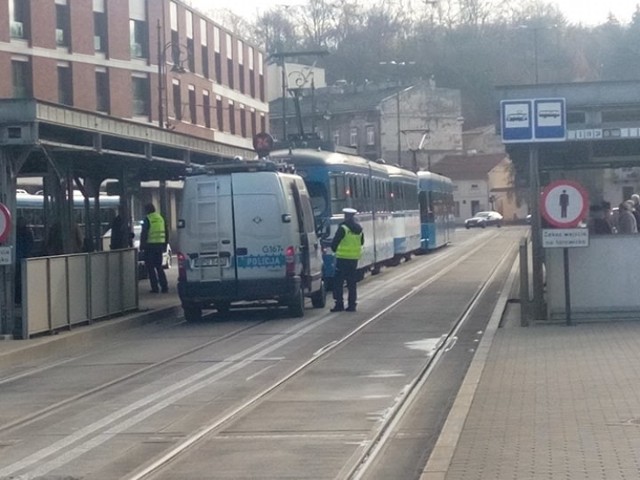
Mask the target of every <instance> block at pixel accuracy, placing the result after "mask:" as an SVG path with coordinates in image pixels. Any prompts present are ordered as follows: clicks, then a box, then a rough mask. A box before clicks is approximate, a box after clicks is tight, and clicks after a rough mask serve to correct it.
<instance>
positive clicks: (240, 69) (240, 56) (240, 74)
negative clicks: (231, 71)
mask: <svg viewBox="0 0 640 480" xmlns="http://www.w3.org/2000/svg"><path fill="white" fill-rule="evenodd" d="M238 77H239V80H240V81H239V82H238V83H240V92H242V93H244V43H242V40H238Z"/></svg>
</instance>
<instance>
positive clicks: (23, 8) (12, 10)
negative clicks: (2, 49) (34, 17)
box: [9, 0, 29, 38]
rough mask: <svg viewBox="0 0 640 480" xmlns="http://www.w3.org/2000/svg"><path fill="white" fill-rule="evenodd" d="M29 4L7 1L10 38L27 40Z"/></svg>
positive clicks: (22, 0)
mask: <svg viewBox="0 0 640 480" xmlns="http://www.w3.org/2000/svg"><path fill="white" fill-rule="evenodd" d="M28 9H29V2H25V1H24V0H9V18H10V19H11V20H10V22H11V23H10V24H9V29H10V34H11V38H27V37H28V36H29V32H28V30H29V10H28Z"/></svg>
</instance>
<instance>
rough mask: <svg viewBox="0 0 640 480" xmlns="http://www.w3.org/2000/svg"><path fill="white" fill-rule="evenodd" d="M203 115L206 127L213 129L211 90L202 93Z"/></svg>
mask: <svg viewBox="0 0 640 480" xmlns="http://www.w3.org/2000/svg"><path fill="white" fill-rule="evenodd" d="M202 113H203V114H204V126H205V127H207V128H211V100H210V99H209V90H203V91H202Z"/></svg>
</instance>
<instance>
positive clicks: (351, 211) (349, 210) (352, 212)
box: [342, 208, 358, 215]
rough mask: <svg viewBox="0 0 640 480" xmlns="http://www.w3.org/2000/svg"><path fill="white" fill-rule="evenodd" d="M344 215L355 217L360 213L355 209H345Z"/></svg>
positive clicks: (343, 210)
mask: <svg viewBox="0 0 640 480" xmlns="http://www.w3.org/2000/svg"><path fill="white" fill-rule="evenodd" d="M342 213H347V214H349V215H355V214H356V213H358V211H357V210H356V209H355V208H343V209H342Z"/></svg>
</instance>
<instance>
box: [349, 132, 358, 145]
mask: <svg viewBox="0 0 640 480" xmlns="http://www.w3.org/2000/svg"><path fill="white" fill-rule="evenodd" d="M349 145H350V146H351V147H357V146H358V127H352V128H351V130H350V131H349Z"/></svg>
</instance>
